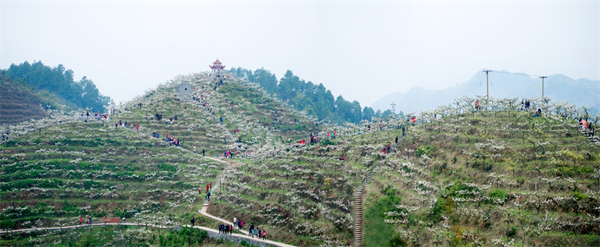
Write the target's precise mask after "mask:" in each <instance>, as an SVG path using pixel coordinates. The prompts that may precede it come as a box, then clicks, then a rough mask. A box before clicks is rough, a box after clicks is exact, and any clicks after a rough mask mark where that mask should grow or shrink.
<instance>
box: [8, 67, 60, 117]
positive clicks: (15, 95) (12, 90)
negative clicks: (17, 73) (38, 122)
mask: <svg viewBox="0 0 600 247" xmlns="http://www.w3.org/2000/svg"><path fill="white" fill-rule="evenodd" d="M41 104H42V101H41V100H40V99H39V98H38V96H37V94H36V93H35V92H34V91H33V90H32V89H30V88H28V87H27V85H25V84H24V83H17V82H15V81H13V80H11V79H10V78H9V77H8V76H7V75H5V73H4V71H0V124H15V123H19V122H22V121H26V120H30V119H39V118H42V117H44V116H47V115H48V114H47V113H46V111H44V109H43V108H42V107H41V106H40V105H41Z"/></svg>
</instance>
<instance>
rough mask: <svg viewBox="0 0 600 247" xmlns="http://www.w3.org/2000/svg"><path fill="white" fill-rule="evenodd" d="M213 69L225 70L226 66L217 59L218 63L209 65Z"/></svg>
mask: <svg viewBox="0 0 600 247" xmlns="http://www.w3.org/2000/svg"><path fill="white" fill-rule="evenodd" d="M208 67H210V68H211V69H224V68H225V65H221V61H219V59H218V58H217V61H215V62H213V65H208Z"/></svg>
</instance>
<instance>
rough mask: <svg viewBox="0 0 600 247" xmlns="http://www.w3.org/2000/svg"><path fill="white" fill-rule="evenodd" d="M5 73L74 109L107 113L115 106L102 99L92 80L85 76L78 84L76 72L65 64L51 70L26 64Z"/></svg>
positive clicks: (109, 100)
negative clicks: (108, 108)
mask: <svg viewBox="0 0 600 247" xmlns="http://www.w3.org/2000/svg"><path fill="white" fill-rule="evenodd" d="M5 73H6V75H8V76H9V77H11V78H12V79H14V80H16V81H22V82H24V83H26V84H27V85H28V86H31V87H33V88H35V89H36V90H46V91H48V92H50V93H53V94H55V95H58V96H59V97H60V98H62V100H64V101H66V102H68V103H67V104H68V105H73V106H75V107H73V108H84V109H91V110H92V111H100V112H104V108H105V107H107V106H108V105H109V104H111V99H110V97H108V96H104V95H102V94H101V93H100V92H99V91H98V88H97V87H96V85H95V84H94V82H92V80H90V79H88V78H87V77H85V76H84V77H83V78H81V80H79V81H74V80H73V71H72V70H70V69H66V68H65V67H64V66H63V65H62V64H59V65H58V66H56V67H54V68H51V67H50V66H46V65H44V64H43V63H42V62H41V61H37V62H34V63H33V64H30V63H29V62H27V61H25V62H24V63H22V64H19V65H15V64H11V65H10V67H9V68H8V69H7V70H6V71H5ZM113 104H114V103H113Z"/></svg>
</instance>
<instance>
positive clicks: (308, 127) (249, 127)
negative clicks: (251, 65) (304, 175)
mask: <svg viewBox="0 0 600 247" xmlns="http://www.w3.org/2000/svg"><path fill="white" fill-rule="evenodd" d="M206 101H207V102H208V103H209V105H211V106H214V107H216V108H215V115H216V116H219V117H220V116H222V117H223V118H224V120H223V121H224V124H225V126H226V127H227V129H228V130H229V131H230V132H231V133H234V132H235V130H236V129H237V130H239V133H238V134H237V137H239V138H241V139H242V141H244V142H247V143H266V142H267V141H266V140H271V141H273V140H280V141H281V140H284V141H285V140H288V138H291V139H292V140H300V139H303V138H306V137H307V136H309V135H310V133H311V132H318V131H319V130H320V129H321V128H319V122H318V121H317V119H316V118H314V117H309V116H307V115H306V114H305V113H302V112H297V111H294V110H291V109H290V108H289V107H288V106H287V105H286V104H285V103H284V102H282V101H281V100H279V99H276V98H273V97H271V96H268V95H266V93H265V92H264V90H262V89H261V88H259V87H258V85H257V84H254V83H249V82H245V81H240V80H238V79H237V78H230V79H228V80H225V81H224V84H223V85H222V86H221V87H220V88H219V89H218V90H217V91H216V93H214V94H213V95H209V96H208V97H206ZM321 127H322V126H321ZM269 143H270V144H272V143H271V142H270V141H269Z"/></svg>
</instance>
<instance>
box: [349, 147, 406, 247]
mask: <svg viewBox="0 0 600 247" xmlns="http://www.w3.org/2000/svg"><path fill="white" fill-rule="evenodd" d="M402 139H403V136H400V139H399V140H398V142H400V141H401V140H402ZM395 149H397V145H396V147H395ZM380 166H381V163H379V164H377V166H375V167H373V170H371V172H370V173H369V175H368V176H367V177H366V178H365V180H363V182H362V184H361V185H360V186H358V189H356V193H355V194H354V246H356V247H360V246H362V245H363V193H364V189H365V185H367V184H368V183H369V182H370V181H371V178H373V176H375V174H376V173H377V172H379V170H380V169H379V167H380Z"/></svg>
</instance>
